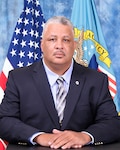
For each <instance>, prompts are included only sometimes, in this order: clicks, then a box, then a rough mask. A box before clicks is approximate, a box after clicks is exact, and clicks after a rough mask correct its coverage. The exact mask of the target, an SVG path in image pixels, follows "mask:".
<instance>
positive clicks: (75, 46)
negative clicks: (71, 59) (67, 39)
mask: <svg viewBox="0 0 120 150" xmlns="http://www.w3.org/2000/svg"><path fill="white" fill-rule="evenodd" d="M77 44H78V42H77V41H74V50H75V49H76V48H77Z"/></svg>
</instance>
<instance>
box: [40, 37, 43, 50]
mask: <svg viewBox="0 0 120 150" xmlns="http://www.w3.org/2000/svg"><path fill="white" fill-rule="evenodd" d="M42 42H43V40H42V39H41V40H40V48H41V51H42Z"/></svg>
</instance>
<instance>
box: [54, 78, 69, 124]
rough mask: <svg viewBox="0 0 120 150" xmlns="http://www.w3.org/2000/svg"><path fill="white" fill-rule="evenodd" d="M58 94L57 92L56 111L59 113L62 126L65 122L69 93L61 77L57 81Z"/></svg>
mask: <svg viewBox="0 0 120 150" xmlns="http://www.w3.org/2000/svg"><path fill="white" fill-rule="evenodd" d="M56 82H57V84H58V88H57V92H56V110H57V112H58V116H59V122H60V124H61V123H62V120H63V115H64V108H65V103H66V99H65V98H66V95H67V92H66V90H65V88H64V79H63V78H62V77H59V78H58V79H57V81H56Z"/></svg>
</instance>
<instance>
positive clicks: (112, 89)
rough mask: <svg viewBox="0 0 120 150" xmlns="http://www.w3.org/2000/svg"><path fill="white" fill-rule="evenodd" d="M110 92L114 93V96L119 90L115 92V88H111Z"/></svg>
mask: <svg viewBox="0 0 120 150" xmlns="http://www.w3.org/2000/svg"><path fill="white" fill-rule="evenodd" d="M109 89H110V91H112V92H113V93H114V94H116V93H117V90H115V89H114V88H113V87H111V86H109Z"/></svg>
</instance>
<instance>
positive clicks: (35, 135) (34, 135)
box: [30, 132, 44, 145]
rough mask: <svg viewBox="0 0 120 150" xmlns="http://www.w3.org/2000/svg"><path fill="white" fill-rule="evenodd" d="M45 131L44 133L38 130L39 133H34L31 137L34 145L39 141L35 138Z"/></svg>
mask: <svg viewBox="0 0 120 150" xmlns="http://www.w3.org/2000/svg"><path fill="white" fill-rule="evenodd" d="M43 133H44V132H38V133H35V134H33V135H32V136H31V137H30V143H31V144H32V145H36V144H37V143H36V142H33V140H34V138H35V137H37V136H38V135H40V134H43Z"/></svg>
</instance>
